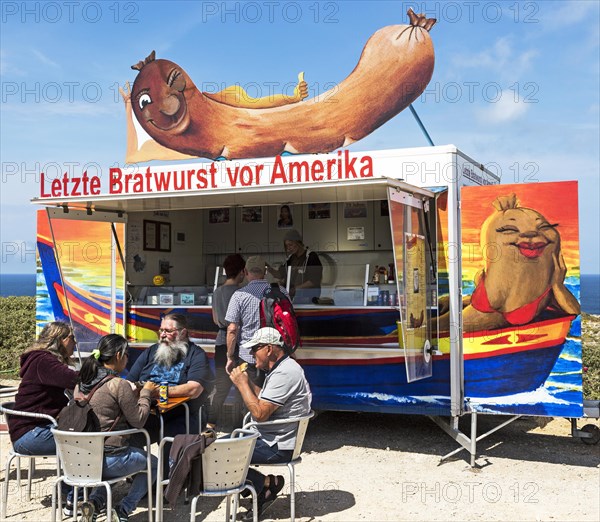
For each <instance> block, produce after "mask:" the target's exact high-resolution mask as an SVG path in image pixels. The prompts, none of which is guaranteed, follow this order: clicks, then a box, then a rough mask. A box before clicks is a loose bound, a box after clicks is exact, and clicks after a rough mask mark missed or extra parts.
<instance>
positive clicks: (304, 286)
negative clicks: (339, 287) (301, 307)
mask: <svg viewBox="0 0 600 522" xmlns="http://www.w3.org/2000/svg"><path fill="white" fill-rule="evenodd" d="M283 246H284V249H285V251H286V253H287V254H288V258H287V259H286V261H285V263H284V264H283V265H282V266H280V267H279V268H278V269H275V268H273V267H268V270H269V273H270V274H271V275H272V276H273V277H276V278H277V279H279V280H280V281H285V280H286V278H287V273H288V267H292V270H291V275H290V296H291V297H292V300H293V302H294V304H311V303H313V302H315V301H314V299H318V298H319V297H320V295H321V280H322V278H323V265H322V264H321V260H320V259H319V256H318V255H317V254H316V252H313V251H312V250H310V249H309V248H307V247H306V246H305V245H304V242H303V240H302V236H301V235H300V232H298V231H297V230H296V229H292V230H288V232H286V234H285V236H284V237H283Z"/></svg>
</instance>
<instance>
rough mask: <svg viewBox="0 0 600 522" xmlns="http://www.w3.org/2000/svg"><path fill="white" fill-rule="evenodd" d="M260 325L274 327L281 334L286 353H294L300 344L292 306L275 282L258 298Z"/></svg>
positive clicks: (298, 330)
mask: <svg viewBox="0 0 600 522" xmlns="http://www.w3.org/2000/svg"><path fill="white" fill-rule="evenodd" d="M260 326H261V327H264V326H270V327H272V328H275V330H277V331H278V332H279V333H280V334H281V337H282V338H283V342H284V344H285V346H284V348H285V350H286V352H287V353H288V354H292V353H294V352H295V351H296V350H297V349H298V348H299V347H300V345H301V344H302V343H301V341H300V329H299V328H298V321H297V320H296V313H295V312H294V306H293V305H292V302H291V301H290V298H289V297H288V296H287V295H285V294H284V293H283V292H282V291H281V290H280V289H279V284H277V283H271V286H270V288H267V289H266V290H265V292H264V294H263V297H262V299H261V300H260Z"/></svg>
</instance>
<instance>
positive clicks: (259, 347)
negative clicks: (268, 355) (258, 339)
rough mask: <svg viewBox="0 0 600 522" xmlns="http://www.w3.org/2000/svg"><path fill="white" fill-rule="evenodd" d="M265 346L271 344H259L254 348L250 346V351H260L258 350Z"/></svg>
mask: <svg viewBox="0 0 600 522" xmlns="http://www.w3.org/2000/svg"><path fill="white" fill-rule="evenodd" d="M265 346H269V345H268V344H257V345H256V346H253V347H252V348H250V353H256V352H258V350H260V349H261V348H264V347H265Z"/></svg>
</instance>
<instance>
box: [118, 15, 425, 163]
mask: <svg viewBox="0 0 600 522" xmlns="http://www.w3.org/2000/svg"><path fill="white" fill-rule="evenodd" d="M408 16H409V19H410V24H409V25H395V26H388V27H384V28H382V29H380V30H378V31H377V32H376V33H375V34H373V36H371V38H370V39H369V40H368V42H367V43H366V45H365V47H364V49H363V52H362V55H361V57H360V60H359V62H358V64H357V65H356V67H355V68H354V70H353V71H352V72H351V73H350V75H349V76H348V77H347V78H346V79H345V80H343V81H342V82H341V83H340V84H339V85H337V86H336V87H335V88H334V89H332V90H330V91H328V92H326V93H324V94H322V95H320V96H317V97H315V98H312V99H310V100H305V101H301V100H303V98H305V97H306V96H307V92H308V91H307V87H306V82H304V80H303V77H302V74H301V75H300V77H299V83H298V86H297V87H296V90H295V92H294V95H293V96H291V97H289V98H287V99H285V97H279V98H277V99H274V100H273V99H272V97H271V99H265V98H262V99H260V101H256V100H251V99H248V97H247V96H244V95H242V96H235V95H233V96H232V94H235V93H232V91H228V92H221V93H216V94H209V93H205V92H201V91H200V90H199V89H198V88H197V87H196V85H195V84H194V82H193V81H192V80H191V78H190V77H189V76H188V75H187V73H186V72H185V71H184V70H183V69H182V68H181V67H179V66H178V65H177V64H175V63H173V62H171V61H168V60H162V59H158V60H157V59H155V57H154V53H152V54H151V55H150V56H149V57H148V58H146V59H145V60H143V61H141V62H139V63H138V64H136V65H134V66H132V68H134V69H136V70H139V74H138V75H137V77H136V79H135V81H134V83H133V88H132V90H131V94H129V92H123V91H122V94H123V97H124V98H125V102H126V107H127V103H128V101H129V99H130V106H129V107H127V110H128V111H130V110H131V109H132V110H133V114H135V117H136V119H137V121H138V122H139V124H140V125H141V127H142V128H143V129H144V130H145V131H146V133H147V134H148V135H149V136H150V137H151V138H152V139H153V140H154V141H155V142H157V143H158V144H159V145H160V146H161V147H163V148H165V149H170V151H177V153H178V155H177V156H170V157H171V158H176V157H190V156H199V157H206V158H212V159H214V158H226V159H235V158H251V157H264V156H275V155H278V154H281V153H283V152H289V153H293V154H302V153H319V152H330V151H332V150H335V149H337V148H339V147H342V146H346V145H349V144H351V143H353V142H355V141H357V140H360V139H361V138H364V137H365V136H367V135H368V134H370V133H371V132H373V131H374V130H375V129H377V128H378V127H380V126H381V125H383V124H384V123H385V122H386V121H388V120H389V119H390V118H392V117H394V116H395V115H396V114H398V113H399V112H400V111H402V110H403V109H405V108H406V107H407V106H408V105H409V104H410V103H412V102H413V101H414V100H415V99H416V98H417V97H418V96H419V95H420V94H421V93H422V92H423V90H424V89H425V87H426V86H427V84H428V83H429V80H430V79H431V76H432V74H433V66H434V52H433V44H432V42H431V38H430V36H429V30H430V29H431V28H432V27H433V25H434V23H435V19H427V18H426V17H425V16H424V15H417V14H415V13H414V12H413V11H412V10H409V11H408ZM238 94H239V93H238ZM128 114H130V112H128ZM132 128H133V124H130V128H129V129H128V133H129V131H130V130H131V129H132ZM136 144H137V143H136ZM133 149H134V148H133V147H130V146H129V145H128V161H129V158H130V157H131V159H133V160H135V161H144V159H143V158H142V157H140V156H143V154H142V155H140V154H137V155H136V153H137V152H138V151H139V150H140V149H135V150H133ZM156 150H157V149H156V148H155V150H154V152H156ZM162 152H163V153H165V151H164V150H163V151H162ZM150 154H151V153H150ZM146 159H165V158H155V157H153V158H146Z"/></svg>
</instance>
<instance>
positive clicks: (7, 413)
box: [0, 402, 60, 519]
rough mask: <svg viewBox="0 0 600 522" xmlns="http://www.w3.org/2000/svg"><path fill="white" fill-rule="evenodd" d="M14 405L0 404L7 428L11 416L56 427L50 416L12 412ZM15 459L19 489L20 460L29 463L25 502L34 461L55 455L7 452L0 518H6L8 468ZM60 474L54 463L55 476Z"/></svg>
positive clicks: (12, 403)
mask: <svg viewBox="0 0 600 522" xmlns="http://www.w3.org/2000/svg"><path fill="white" fill-rule="evenodd" d="M14 406H15V403H14V402H5V403H4V404H0V413H1V414H3V415H4V417H5V419H6V424H7V426H10V423H11V420H10V418H11V417H13V416H19V417H31V418H34V419H45V420H47V421H48V424H51V425H52V426H56V419H54V417H51V416H50V415H45V414H43V413H32V412H29V411H19V410H14V409H13V408H14ZM15 458H16V459H17V483H18V485H19V488H20V487H21V459H27V460H28V461H29V467H28V472H27V500H31V481H32V478H33V473H34V472H35V459H42V458H44V459H45V458H50V459H55V458H56V453H52V454H50V455H23V454H22V453H17V452H16V451H15V449H14V448H12V449H11V450H9V452H8V456H7V458H6V466H5V468H4V488H3V490H2V509H1V510H0V512H1V518H2V519H5V518H6V507H7V503H8V482H9V478H10V466H11V463H12V461H13V460H14V459H15ZM59 474H60V468H59V464H58V461H57V463H56V475H57V476H58V475H59Z"/></svg>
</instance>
